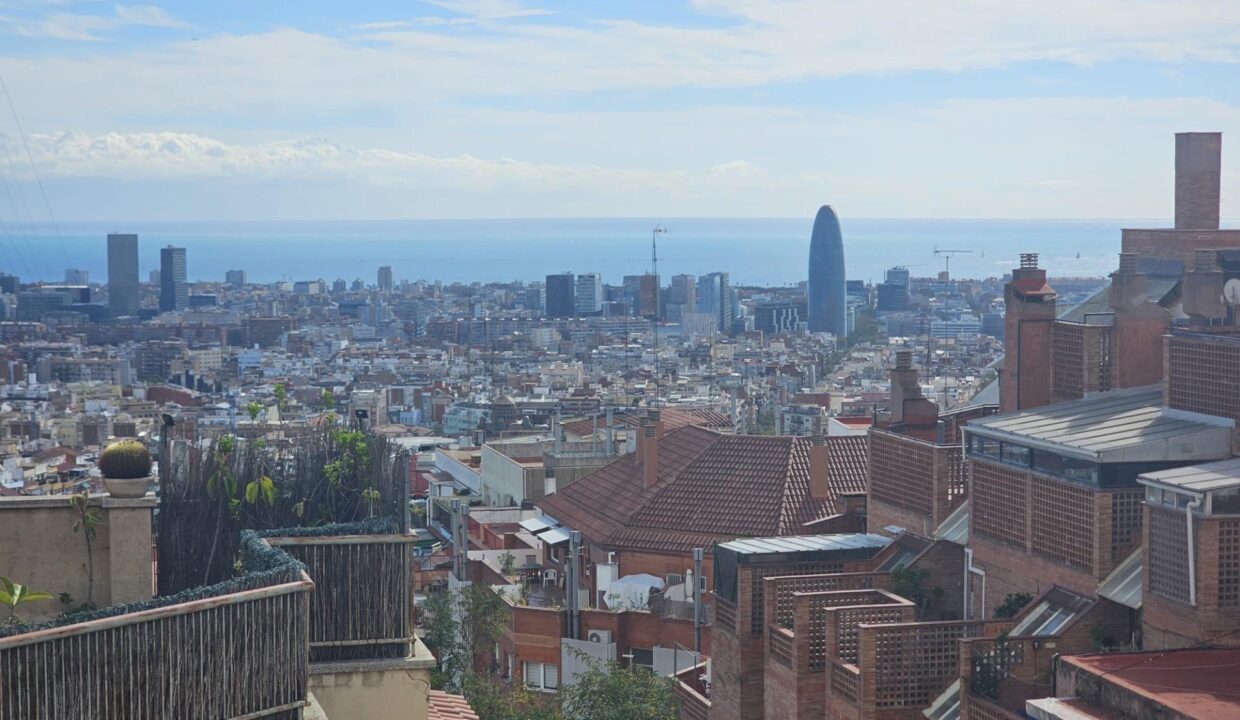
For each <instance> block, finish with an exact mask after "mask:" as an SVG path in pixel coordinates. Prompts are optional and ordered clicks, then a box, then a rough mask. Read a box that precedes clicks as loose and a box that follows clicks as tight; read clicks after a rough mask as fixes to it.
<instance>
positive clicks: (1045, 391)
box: [999, 253, 1055, 412]
mask: <svg viewBox="0 0 1240 720" xmlns="http://www.w3.org/2000/svg"><path fill="white" fill-rule="evenodd" d="M1003 299H1004V304H1005V310H1004V314H1003V370H1002V372H1000V374H999V407H1000V409H1001V410H1002V411H1003V412H1013V411H1015V410H1023V409H1026V408H1034V407H1038V406H1040V405H1046V404H1047V403H1049V402H1050V401H1051V333H1052V331H1053V330H1054V326H1055V291H1054V290H1052V289H1051V288H1050V286H1049V285H1047V284H1046V271H1045V270H1043V269H1042V268H1040V267H1038V256H1037V253H1021V256H1020V267H1019V268H1016V269H1015V270H1013V271H1012V280H1011V282H1009V283H1008V284H1007V285H1006V286H1004V288H1003Z"/></svg>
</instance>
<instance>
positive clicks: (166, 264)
mask: <svg viewBox="0 0 1240 720" xmlns="http://www.w3.org/2000/svg"><path fill="white" fill-rule="evenodd" d="M188 306H189V282H188V281H187V280H186V273H185V248H179V247H173V246H171V245H169V246H167V247H164V248H160V249H159V310H160V312H172V311H174V310H184V309H185V308H186V307H188Z"/></svg>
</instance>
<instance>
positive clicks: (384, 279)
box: [379, 265, 396, 292]
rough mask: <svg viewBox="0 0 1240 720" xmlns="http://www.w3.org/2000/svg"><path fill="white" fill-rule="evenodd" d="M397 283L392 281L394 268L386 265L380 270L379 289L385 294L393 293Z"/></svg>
mask: <svg viewBox="0 0 1240 720" xmlns="http://www.w3.org/2000/svg"><path fill="white" fill-rule="evenodd" d="M395 286H396V283H394V282H393V281H392V266H391V265H384V266H383V267H381V268H379V289H380V290H383V291H384V292H391V291H392V288H393V287H395Z"/></svg>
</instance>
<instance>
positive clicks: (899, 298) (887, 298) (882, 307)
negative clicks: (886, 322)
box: [874, 282, 909, 312]
mask: <svg viewBox="0 0 1240 720" xmlns="http://www.w3.org/2000/svg"><path fill="white" fill-rule="evenodd" d="M874 293H875V296H876V297H875V309H876V310H878V311H879V312H903V311H904V310H908V308H909V296H908V285H907V284H900V283H885V282H883V283H879V284H878V285H875V286H874Z"/></svg>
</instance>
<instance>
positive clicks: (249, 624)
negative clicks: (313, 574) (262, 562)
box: [0, 535, 314, 720]
mask: <svg viewBox="0 0 1240 720" xmlns="http://www.w3.org/2000/svg"><path fill="white" fill-rule="evenodd" d="M244 543H250V544H251V545H253V544H260V545H262V546H263V547H266V543H264V542H263V541H261V540H258V539H257V538H256V537H254V536H252V535H251V536H250V537H248V538H247V540H246V541H244ZM244 543H243V548H244V547H245V544H244ZM267 553H268V554H267V555H266V557H268V558H270V557H272V556H273V555H279V556H284V553H278V552H273V551H271V549H270V548H267ZM251 557H263V554H262V553H261V552H258V553H251ZM287 560H288V559H287V556H285V562H284V563H283V564H281V565H278V566H277V567H275V568H255V567H253V566H252V567H251V568H250V570H249V571H248V572H247V573H245V574H244V575H242V576H240V577H238V578H234V579H231V580H229V581H226V582H224V583H221V584H219V585H216V586H212V587H209V588H201V589H199V590H197V591H194V592H192V593H185V594H183V595H181V596H177V597H173V598H166V599H161V600H155V601H149V602H147V603H133V604H131V605H123V606H116V607H113V608H107V609H105V610H103V611H100V612H96V613H93V614H92V615H91V616H90V617H93V619H88V620H85V621H83V622H72V618H69V619H66V620H62V621H56V622H51V623H45V624H43V625H38V626H33V627H29V628H18V630H19V632H17V633H16V634H9V635H7V636H3V637H0V717H2V718H4V719H5V720H79V719H80V720H86V719H88V718H89V719H90V720H163V719H165V718H194V717H201V718H221V719H223V720H257V719H258V718H271V719H272V720H296V719H297V718H300V717H301V708H302V707H303V706H304V705H305V700H306V682H307V676H308V667H309V665H308V663H309V646H308V641H307V640H308V632H309V621H310V595H311V590H312V589H313V587H314V583H313V582H311V581H310V579H309V577H307V575H306V574H305V572H303V571H302V570H301V567H300V565H299V564H297V563H293V562H288V561H287ZM21 630H25V631H24V632H20V631H21Z"/></svg>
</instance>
